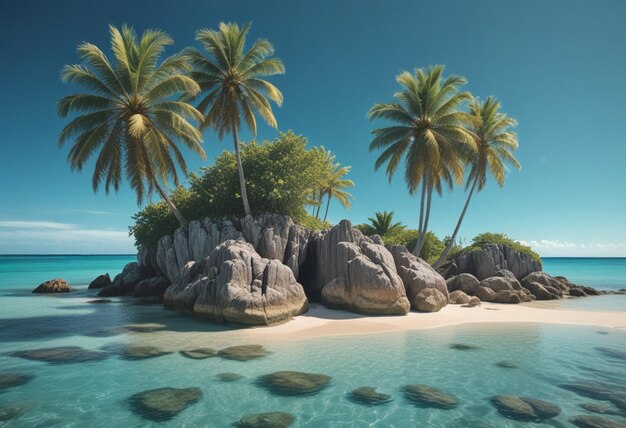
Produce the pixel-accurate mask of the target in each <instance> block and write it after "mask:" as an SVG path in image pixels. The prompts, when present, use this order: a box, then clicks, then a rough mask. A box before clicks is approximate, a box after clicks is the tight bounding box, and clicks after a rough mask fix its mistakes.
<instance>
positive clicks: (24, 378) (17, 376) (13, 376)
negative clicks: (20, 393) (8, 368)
mask: <svg viewBox="0 0 626 428" xmlns="http://www.w3.org/2000/svg"><path fill="white" fill-rule="evenodd" d="M34 378H35V376H33V375H30V374H23V373H0V391H1V390H3V389H7V388H13V387H14V386H20V385H24V384H25V383H28V382H30V381H31V380H33V379H34Z"/></svg>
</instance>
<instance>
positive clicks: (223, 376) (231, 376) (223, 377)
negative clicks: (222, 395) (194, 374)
mask: <svg viewBox="0 0 626 428" xmlns="http://www.w3.org/2000/svg"><path fill="white" fill-rule="evenodd" d="M215 378H216V379H217V380H219V381H220V382H236V381H238V380H241V379H243V378H244V376H242V375H240V374H239V373H230V372H227V373H218V374H216V375H215Z"/></svg>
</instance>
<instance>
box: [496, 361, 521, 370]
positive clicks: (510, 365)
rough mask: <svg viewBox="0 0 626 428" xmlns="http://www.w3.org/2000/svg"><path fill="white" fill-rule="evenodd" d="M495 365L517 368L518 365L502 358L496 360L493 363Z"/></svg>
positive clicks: (504, 367)
mask: <svg viewBox="0 0 626 428" xmlns="http://www.w3.org/2000/svg"><path fill="white" fill-rule="evenodd" d="M494 366H496V367H500V368H502V369H517V368H519V366H518V365H517V364H515V363H514V362H513V361H507V360H502V361H498V362H497V363H495V364H494Z"/></svg>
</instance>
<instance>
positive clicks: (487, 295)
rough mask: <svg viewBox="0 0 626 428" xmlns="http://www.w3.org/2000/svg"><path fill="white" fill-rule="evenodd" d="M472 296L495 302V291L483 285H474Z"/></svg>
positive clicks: (483, 300) (482, 300)
mask: <svg viewBox="0 0 626 428" xmlns="http://www.w3.org/2000/svg"><path fill="white" fill-rule="evenodd" d="M474 296H476V297H478V298H479V299H480V301H481V302H495V300H496V292H495V291H493V290H492V289H491V288H487V287H483V286H479V287H476V289H475V290H474Z"/></svg>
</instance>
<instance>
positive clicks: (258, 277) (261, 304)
mask: <svg viewBox="0 0 626 428" xmlns="http://www.w3.org/2000/svg"><path fill="white" fill-rule="evenodd" d="M180 276H181V279H180V282H178V283H176V284H172V285H171V286H170V287H169V288H168V289H167V290H166V292H165V294H164V296H163V300H164V303H165V305H166V306H168V307H173V308H180V309H186V310H191V311H193V313H194V314H195V315H196V316H198V317H202V318H208V319H212V320H214V321H218V322H223V321H227V322H234V323H240V324H249V325H271V324H277V323H281V322H285V321H288V320H290V319H291V318H292V317H293V316H296V315H299V314H301V313H303V312H305V311H306V310H307V309H308V302H307V299H306V296H305V294H304V290H303V288H302V286H301V285H300V284H299V283H298V282H297V281H296V279H295V277H294V275H293V272H292V271H291V269H289V268H288V267H287V266H285V265H283V264H282V263H281V262H280V261H278V260H268V259H264V258H261V257H260V256H259V255H258V254H257V252H256V251H255V250H254V248H253V247H252V245H250V244H249V243H247V242H244V241H242V240H239V241H233V240H230V241H226V242H224V243H222V244H220V245H218V246H217V247H216V248H215V249H214V250H213V252H212V253H211V255H210V256H209V257H207V258H205V259H203V260H202V261H200V262H198V263H195V262H188V263H187V264H186V265H185V266H183V269H182V273H181V275H180Z"/></svg>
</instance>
